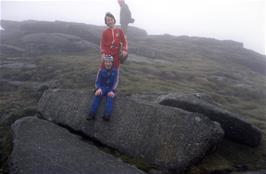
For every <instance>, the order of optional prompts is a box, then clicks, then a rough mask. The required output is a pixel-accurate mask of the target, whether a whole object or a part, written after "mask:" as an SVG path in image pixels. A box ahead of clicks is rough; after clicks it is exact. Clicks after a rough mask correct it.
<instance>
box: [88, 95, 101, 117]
mask: <svg viewBox="0 0 266 174" xmlns="http://www.w3.org/2000/svg"><path fill="white" fill-rule="evenodd" d="M101 97H102V96H96V95H95V96H94V97H93V101H92V104H91V108H90V113H89V115H88V117H87V119H88V120H90V119H95V116H96V112H97V109H98V107H99V104H100V101H101Z"/></svg>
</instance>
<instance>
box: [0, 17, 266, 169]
mask: <svg viewBox="0 0 266 174" xmlns="http://www.w3.org/2000/svg"><path fill="white" fill-rule="evenodd" d="M11 24H12V27H11V28H13V29H14V30H13V31H12V30H9V31H8V32H7V33H5V34H3V33H2V32H1V56H0V58H1V64H0V66H1V68H0V81H1V85H0V89H1V95H0V99H1V103H0V114H1V117H0V122H1V123H0V129H1V130H0V134H1V155H0V156H1V170H0V171H1V172H4V164H6V161H7V158H8V156H9V155H10V153H11V150H12V137H11V130H10V126H11V124H12V123H13V122H14V121H15V120H17V119H19V118H21V117H24V116H28V115H34V114H35V113H36V112H37V110H38V109H37V102H38V100H39V99H40V97H41V95H42V93H43V92H44V91H46V90H47V89H56V88H61V89H92V87H93V84H94V80H95V75H96V72H97V67H98V51H97V45H98V43H97V42H98V39H99V38H98V34H97V33H100V30H101V27H93V26H87V25H83V24H72V23H64V22H61V23H60V22H59V23H56V24H57V25H56V26H57V27H54V28H53V27H51V25H52V24H53V23H38V22H30V25H26V24H25V23H12V22H10V23H9V25H11ZM22 24H23V25H22ZM36 24H37V25H36ZM1 25H2V24H1ZM2 26H4V25H2ZM45 26H46V27H45ZM16 27H17V30H15V29H16ZM58 27H59V28H58ZM51 28H52V29H51ZM84 28H85V29H86V30H84ZM40 29H41V33H46V34H47V33H48V35H49V37H48V36H47V37H46V36H44V34H41V35H38V34H36V31H39V30H40ZM18 31H20V32H18ZM60 31H61V32H60ZM87 31H90V32H89V33H90V34H87V35H85V34H84V33H86V32H87ZM132 32H135V33H134V34H135V35H136V33H139V35H137V36H139V37H132V36H130V35H129V47H130V56H129V59H128V61H127V62H126V63H125V64H124V65H122V67H121V79H120V84H119V91H118V95H126V96H132V95H135V94H137V95H136V96H137V97H138V98H146V99H147V98H148V99H149V100H150V101H154V100H155V99H156V98H157V97H158V96H159V95H161V94H168V93H178V94H192V93H204V94H206V95H207V96H208V97H209V99H210V100H211V101H214V102H215V103H217V104H218V105H219V107H221V108H223V109H227V110H228V111H230V112H233V113H237V114H239V115H241V118H242V119H243V120H245V121H247V122H249V123H252V124H254V125H255V126H256V127H258V128H259V129H260V130H261V131H262V141H261V143H260V145H259V146H258V147H249V146H247V145H241V144H238V143H234V142H232V141H230V140H223V141H222V143H221V146H220V147H218V148H217V150H216V151H213V152H210V154H209V155H208V156H206V157H205V158H204V159H203V160H202V161H201V162H200V163H199V164H198V165H194V166H193V167H191V168H190V170H189V171H187V173H190V174H192V173H211V172H215V171H220V172H222V171H223V172H228V173H232V172H244V171H251V170H261V169H265V166H266V151H265V149H266V141H265V139H266V110H265V104H266V90H265V89H266V84H265V74H266V73H265V56H262V55H260V54H257V53H255V52H253V51H251V50H246V49H244V48H242V45H241V44H240V43H237V42H233V41H218V40H215V39H207V38H198V37H186V36H182V37H174V36H169V35H164V36H147V35H145V32H143V31H142V30H137V29H135V28H133V29H132ZM22 33H23V34H22ZM32 33H35V35H29V34H32ZM54 33H61V34H54ZM62 33H63V34H62ZM66 34H67V35H66ZM72 35H74V36H75V37H73V36H72ZM11 36H12V37H11ZM22 36H23V39H20V42H18V41H16V38H21V37H22ZM26 36H27V37H26ZM144 36H145V37H144ZM43 37H46V38H55V39H57V40H56V41H53V42H50V40H51V39H50V40H49V39H48V40H44V41H43V42H42V45H38V44H36V42H35V41H36V40H37V41H38V39H41V38H43ZM77 37H78V38H77ZM11 38H12V39H11ZM62 38H63V39H62ZM64 39H65V40H71V39H72V40H74V41H75V42H73V44H74V45H75V47H73V48H75V50H71V51H69V52H66V51H64V50H65V49H66V50H69V49H67V48H68V47H69V45H65V44H64V43H65V41H64ZM48 41H49V45H50V46H49V49H46V48H47V47H46V46H47V43H46V42H48ZM15 43H16V44H15ZM32 43H35V44H32ZM37 43H39V42H37ZM53 44H55V45H57V46H58V47H56V46H51V45H53ZM70 46H71V47H72V46H73V45H70ZM10 50H11V53H16V54H10ZM29 50H31V51H33V52H29ZM42 50H45V51H42ZM47 50H48V51H47Z"/></svg>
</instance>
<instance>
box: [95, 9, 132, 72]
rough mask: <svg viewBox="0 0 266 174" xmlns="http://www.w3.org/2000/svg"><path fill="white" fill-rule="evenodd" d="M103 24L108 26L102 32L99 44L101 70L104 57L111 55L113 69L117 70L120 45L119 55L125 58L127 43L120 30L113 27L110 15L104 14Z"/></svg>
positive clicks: (112, 17)
mask: <svg viewBox="0 0 266 174" xmlns="http://www.w3.org/2000/svg"><path fill="white" fill-rule="evenodd" d="M104 22H105V24H106V25H107V26H108V28H107V29H106V30H104V31H103V33H102V38H101V43H100V49H101V57H102V64H101V68H103V67H104V64H103V58H104V57H105V56H106V55H112V56H113V58H114V62H113V66H114V68H116V69H117V70H119V65H120V62H119V54H120V46H121V45H122V48H121V51H122V53H121V54H122V55H123V57H127V54H128V53H127V49H128V48H127V41H126V39H125V35H124V32H123V31H122V29H120V28H117V27H115V23H116V20H115V17H114V16H113V15H112V14H111V13H106V14H105V17H104Z"/></svg>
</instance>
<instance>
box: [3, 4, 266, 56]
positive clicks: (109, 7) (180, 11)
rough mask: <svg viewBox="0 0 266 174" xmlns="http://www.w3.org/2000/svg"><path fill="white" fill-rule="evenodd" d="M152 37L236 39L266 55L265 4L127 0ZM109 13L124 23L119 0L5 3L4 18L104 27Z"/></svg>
mask: <svg viewBox="0 0 266 174" xmlns="http://www.w3.org/2000/svg"><path fill="white" fill-rule="evenodd" d="M125 1H126V3H127V4H128V6H129V8H130V10H131V13H132V16H133V18H134V19H135V23H134V24H131V26H135V27H139V28H142V29H144V30H146V31H147V32H148V34H171V35H175V36H180V35H188V36H199V37H208V38H216V39H219V40H235V41H238V42H242V43H244V47H245V48H248V49H251V50H254V51H256V52H259V53H261V54H265V28H266V27H265V23H266V22H265V0H125ZM106 12H111V13H113V14H114V15H115V17H116V19H117V21H118V23H119V5H118V3H117V0H78V1H74V0H73V1H70V0H68V1H63V0H61V1H51V0H46V1H22V0H20V1H11V0H10V1H9V0H5V1H1V19H8V20H18V21H22V20H29V19H34V20H45V21H55V20H62V21H70V22H81V23H86V24H95V25H104V21H103V17H104V14H105V13H106Z"/></svg>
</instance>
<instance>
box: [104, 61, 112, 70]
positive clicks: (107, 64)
mask: <svg viewBox="0 0 266 174" xmlns="http://www.w3.org/2000/svg"><path fill="white" fill-rule="evenodd" d="M112 65H113V62H111V61H104V67H105V68H106V69H111V68H112Z"/></svg>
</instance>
